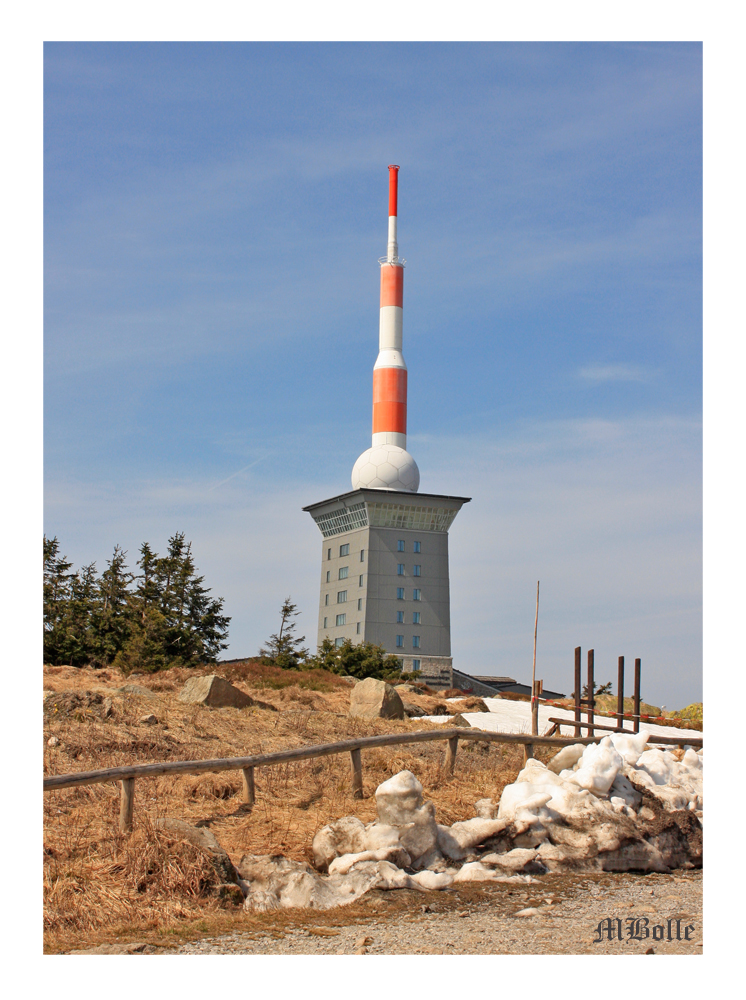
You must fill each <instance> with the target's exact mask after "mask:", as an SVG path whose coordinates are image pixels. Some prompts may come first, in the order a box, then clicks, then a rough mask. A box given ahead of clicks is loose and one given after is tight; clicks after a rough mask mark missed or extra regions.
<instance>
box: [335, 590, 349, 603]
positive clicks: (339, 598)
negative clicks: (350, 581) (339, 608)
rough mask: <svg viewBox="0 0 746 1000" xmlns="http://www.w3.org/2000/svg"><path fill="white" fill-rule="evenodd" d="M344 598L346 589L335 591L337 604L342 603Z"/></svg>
mask: <svg viewBox="0 0 746 1000" xmlns="http://www.w3.org/2000/svg"><path fill="white" fill-rule="evenodd" d="M346 600H347V591H346V590H339V591H337V604H344V602H345V601H346Z"/></svg>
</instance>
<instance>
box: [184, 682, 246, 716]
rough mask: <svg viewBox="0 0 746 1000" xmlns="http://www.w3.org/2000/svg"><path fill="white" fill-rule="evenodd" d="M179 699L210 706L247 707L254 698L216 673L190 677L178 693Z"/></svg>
mask: <svg viewBox="0 0 746 1000" xmlns="http://www.w3.org/2000/svg"><path fill="white" fill-rule="evenodd" d="M179 701H183V702H186V703H187V704H188V705H208V706H209V707H210V708H247V707H248V706H249V705H253V704H254V699H253V698H251V697H249V695H247V694H244V692H243V691H240V690H239V689H238V688H237V687H234V686H233V685H232V684H230V683H229V682H228V681H226V680H224V679H223V678H222V677H218V675H217V674H207V675H206V676H204V677H190V678H189V680H188V681H187V682H186V684H185V685H184V687H183V688H182V690H181V693H180V694H179Z"/></svg>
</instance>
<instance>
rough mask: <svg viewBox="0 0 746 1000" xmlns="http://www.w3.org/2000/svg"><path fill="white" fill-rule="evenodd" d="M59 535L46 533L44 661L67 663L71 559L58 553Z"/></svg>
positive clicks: (71, 575) (71, 574)
mask: <svg viewBox="0 0 746 1000" xmlns="http://www.w3.org/2000/svg"><path fill="white" fill-rule="evenodd" d="M59 552H60V543H59V542H58V541H57V536H56V535H55V537H54V538H47V536H46V535H45V536H44V662H45V663H51V664H60V663H64V659H63V658H62V647H63V632H64V626H63V621H64V617H65V613H66V609H67V602H68V600H69V598H70V582H71V579H72V577H73V576H74V574H73V573H71V572H70V570H71V569H72V565H73V564H72V563H71V562H70V561H69V560H68V559H66V558H65V557H64V556H61V555H60V554H59Z"/></svg>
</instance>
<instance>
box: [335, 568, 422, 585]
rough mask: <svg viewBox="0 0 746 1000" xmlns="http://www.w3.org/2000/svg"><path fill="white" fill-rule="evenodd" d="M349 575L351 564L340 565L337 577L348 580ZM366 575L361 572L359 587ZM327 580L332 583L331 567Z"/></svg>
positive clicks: (416, 574)
mask: <svg viewBox="0 0 746 1000" xmlns="http://www.w3.org/2000/svg"><path fill="white" fill-rule="evenodd" d="M419 575H420V574H419V573H415V576H419ZM349 576H350V567H349V566H340V568H339V573H338V574H337V579H338V580H347V579H349ZM364 576H365V574H364V573H361V574H360V576H359V577H358V578H357V585H358V587H362V585H363V577H364ZM326 582H327V583H331V582H332V571H331V570H330V569H328V570H327V571H326Z"/></svg>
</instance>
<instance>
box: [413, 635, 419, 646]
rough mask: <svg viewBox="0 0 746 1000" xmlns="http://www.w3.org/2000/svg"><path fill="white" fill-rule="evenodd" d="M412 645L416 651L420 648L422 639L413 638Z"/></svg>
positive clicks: (416, 636)
mask: <svg viewBox="0 0 746 1000" xmlns="http://www.w3.org/2000/svg"><path fill="white" fill-rule="evenodd" d="M412 645H413V646H414V648H415V649H419V648H420V637H419V636H418V635H413V636H412Z"/></svg>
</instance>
